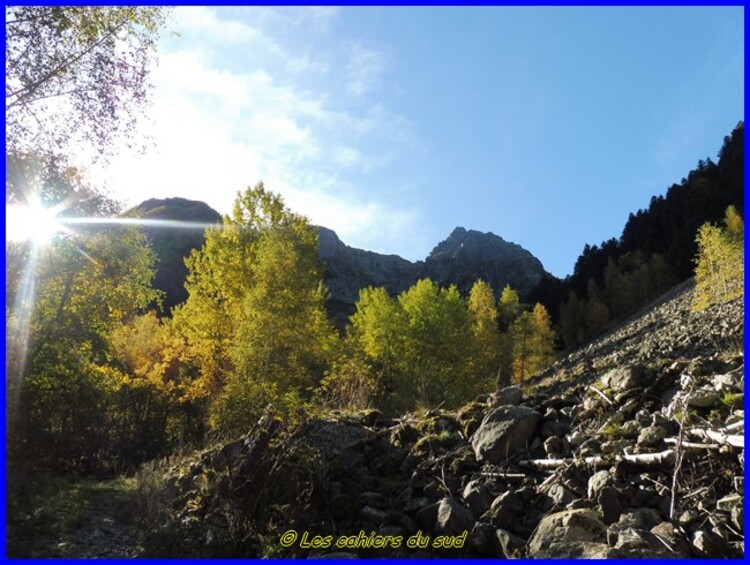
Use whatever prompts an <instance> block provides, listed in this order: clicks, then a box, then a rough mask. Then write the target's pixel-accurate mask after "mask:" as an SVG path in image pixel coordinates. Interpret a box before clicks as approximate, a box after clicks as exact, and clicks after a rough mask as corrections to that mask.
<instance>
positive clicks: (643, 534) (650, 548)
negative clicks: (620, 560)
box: [611, 528, 676, 557]
mask: <svg viewBox="0 0 750 565" xmlns="http://www.w3.org/2000/svg"><path fill="white" fill-rule="evenodd" d="M615 550H616V551H615V552H613V554H612V555H611V556H612V557H676V555H674V554H673V553H672V551H670V549H669V548H667V547H666V546H665V545H664V544H663V543H662V542H661V541H660V540H659V538H657V537H656V535H654V534H653V533H651V532H649V531H648V530H640V529H635V528H626V529H624V530H620V531H619V532H618V535H617V541H616V543H615Z"/></svg>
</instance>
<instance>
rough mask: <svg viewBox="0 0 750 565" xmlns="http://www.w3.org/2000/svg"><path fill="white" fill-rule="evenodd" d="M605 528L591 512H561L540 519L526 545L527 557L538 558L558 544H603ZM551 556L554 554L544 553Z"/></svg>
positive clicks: (596, 515) (595, 514)
mask: <svg viewBox="0 0 750 565" xmlns="http://www.w3.org/2000/svg"><path fill="white" fill-rule="evenodd" d="M606 539H607V527H606V526H605V525H604V524H603V523H602V521H601V519H600V516H599V514H598V513H597V512H594V511H592V510H585V509H583V510H563V511H562V512H557V513H555V514H549V515H547V516H545V517H544V518H542V521H541V522H539V525H538V526H537V528H536V530H535V531H534V533H533V535H532V536H531V539H529V543H528V545H527V552H526V553H527V556H528V557H540V556H541V554H542V553H543V552H548V551H552V550H553V546H555V545H559V544H569V543H573V544H579V545H580V544H582V543H585V542H595V543H601V544H603V543H605V542H606ZM546 555H547V556H552V555H554V553H551V554H550V553H546Z"/></svg>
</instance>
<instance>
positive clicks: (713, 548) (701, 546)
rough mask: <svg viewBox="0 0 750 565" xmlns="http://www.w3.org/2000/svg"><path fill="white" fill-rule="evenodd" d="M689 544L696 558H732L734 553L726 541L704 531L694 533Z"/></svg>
mask: <svg viewBox="0 0 750 565" xmlns="http://www.w3.org/2000/svg"><path fill="white" fill-rule="evenodd" d="M690 542H691V543H692V546H693V549H694V550H695V552H696V554H697V555H698V557H714V558H718V557H732V556H733V553H734V550H733V549H732V546H731V545H730V544H729V542H728V541H726V540H724V539H722V538H720V537H719V536H717V535H716V534H714V533H712V532H708V531H706V530H698V531H696V532H695V533H694V534H693V537H692V538H691V540H690Z"/></svg>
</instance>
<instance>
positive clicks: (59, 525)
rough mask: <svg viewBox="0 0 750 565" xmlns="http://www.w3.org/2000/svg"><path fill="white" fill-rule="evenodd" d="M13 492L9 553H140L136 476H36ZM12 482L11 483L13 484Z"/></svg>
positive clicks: (24, 478) (15, 476) (12, 477)
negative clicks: (135, 516) (135, 514)
mask: <svg viewBox="0 0 750 565" xmlns="http://www.w3.org/2000/svg"><path fill="white" fill-rule="evenodd" d="M13 471H14V472H12V473H9V474H8V480H9V482H10V481H17V482H21V483H22V484H23V487H22V488H18V487H17V488H16V489H15V490H14V492H13V495H14V496H12V497H9V508H8V522H7V525H6V527H7V540H8V543H7V557H13V558H18V557H22V558H25V557H32V558H48V557H58V558H59V557H64V558H66V557H108V558H112V557H135V556H136V555H138V554H139V553H141V548H140V547H139V546H138V535H137V532H136V530H135V527H134V522H133V514H132V503H133V495H134V493H135V489H136V482H135V480H134V479H132V478H122V477H120V478H117V479H114V480H112V479H107V480H96V479H81V478H77V479H74V478H70V477H56V476H51V475H34V474H29V473H24V474H23V475H21V474H20V473H19V472H18V470H13ZM10 486H11V485H9V487H10Z"/></svg>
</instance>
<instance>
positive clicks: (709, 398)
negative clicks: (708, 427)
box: [688, 389, 721, 408]
mask: <svg viewBox="0 0 750 565" xmlns="http://www.w3.org/2000/svg"><path fill="white" fill-rule="evenodd" d="M719 403H721V397H720V396H719V394H718V393H717V392H716V391H713V390H708V389H698V390H695V391H693V392H691V393H690V396H689V397H688V406H690V407H692V408H713V407H714V406H717V405H719Z"/></svg>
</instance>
